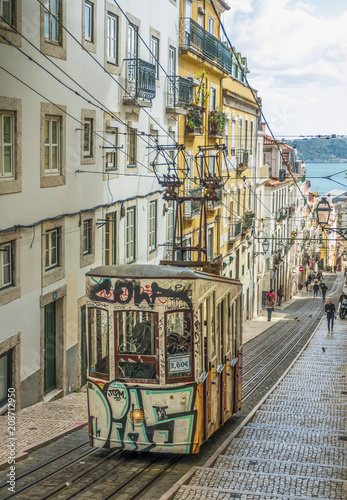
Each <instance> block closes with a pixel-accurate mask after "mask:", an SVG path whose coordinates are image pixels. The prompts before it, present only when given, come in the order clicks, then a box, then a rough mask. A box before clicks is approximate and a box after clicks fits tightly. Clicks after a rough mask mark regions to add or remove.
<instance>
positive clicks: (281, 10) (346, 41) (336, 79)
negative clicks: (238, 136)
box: [224, 0, 347, 128]
mask: <svg viewBox="0 0 347 500" xmlns="http://www.w3.org/2000/svg"><path fill="white" fill-rule="evenodd" d="M320 1H321V0H315V1H314V2H313V0H306V1H305V0H300V1H297V2H296V1H293V0H262V1H261V2H259V0H247V1H244V2H242V1H239V0H234V1H233V2H230V5H231V10H230V11H229V12H228V13H226V14H225V17H224V22H225V26H226V30H227V33H228V34H229V33H230V36H229V38H230V41H231V43H232V44H233V45H234V46H235V47H236V51H237V52H239V51H240V52H241V54H242V55H243V56H246V57H247V59H248V67H249V69H250V72H251V73H250V75H248V80H249V82H250V84H251V85H252V87H254V88H257V90H258V92H259V95H260V96H261V97H263V103H264V108H266V109H271V106H273V107H275V108H276V110H277V111H276V113H277V116H278V114H279V112H278V110H279V109H281V114H282V115H284V116H286V119H285V120H284V122H286V124H287V125H288V126H289V122H290V120H289V118H288V117H289V116H293V117H294V118H293V123H292V124H291V125H290V126H295V127H298V117H300V121H302V123H300V126H305V124H304V122H305V120H306V123H307V125H306V126H309V125H308V123H309V118H310V116H312V117H313V116H315V117H316V118H315V120H317V116H319V114H318V113H317V110H316V109H313V108H314V106H317V103H322V102H324V98H325V100H327V98H328V95H329V94H330V95H329V99H330V100H331V102H332V103H335V104H336V105H337V108H339V105H338V104H337V103H338V102H339V100H340V101H341V103H342V106H344V107H346V106H347V105H346V104H345V102H346V99H345V97H344V91H343V90H342V89H343V87H344V85H346V83H347V64H346V62H347V30H346V28H345V27H346V25H347V6H345V7H343V6H341V5H340V6H339V9H340V10H339V11H338V10H337V4H335V5H334V10H333V12H334V14H332V13H330V15H329V16H324V15H322V9H320V8H319V7H320V6H319V5H317V3H318V4H319V3H320ZM233 9H234V10H233ZM229 13H230V14H229ZM333 89H334V90H333ZM331 91H333V93H334V95H333V96H332V95H331ZM298 103H300V104H301V106H303V105H304V107H305V113H303V112H302V109H301V110H300V109H299V105H298ZM310 106H311V108H310ZM289 108H290V109H289ZM283 109H284V111H283ZM324 110H325V111H326V112H327V113H329V114H330V115H331V116H330V117H329V119H328V121H329V120H330V121H331V123H334V120H333V118H332V113H333V112H335V113H338V112H339V113H340V114H342V112H347V109H346V110H345V111H342V109H341V105H340V110H339V111H338V110H337V109H335V110H332V109H331V106H329V107H327V106H326V105H325V106H324ZM310 113H311V115H310ZM278 121H279V120H278V119H277V122H278ZM294 122H295V125H294ZM323 125H324V124H323ZM314 126H315V127H316V128H317V126H318V124H317V123H314ZM341 126H342V122H341Z"/></svg>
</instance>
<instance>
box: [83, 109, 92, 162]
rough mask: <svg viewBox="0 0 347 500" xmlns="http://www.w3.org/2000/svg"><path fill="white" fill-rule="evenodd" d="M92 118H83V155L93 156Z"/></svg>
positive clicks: (86, 156)
mask: <svg viewBox="0 0 347 500" xmlns="http://www.w3.org/2000/svg"><path fill="white" fill-rule="evenodd" d="M93 131H94V119H93V118H84V121H83V156H84V158H93Z"/></svg>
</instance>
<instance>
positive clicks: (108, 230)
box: [105, 212, 117, 266]
mask: <svg viewBox="0 0 347 500" xmlns="http://www.w3.org/2000/svg"><path fill="white" fill-rule="evenodd" d="M116 243H117V214H116V213H115V212H114V213H112V214H107V215H106V224H105V265H106V266H108V265H112V264H117V245H116Z"/></svg>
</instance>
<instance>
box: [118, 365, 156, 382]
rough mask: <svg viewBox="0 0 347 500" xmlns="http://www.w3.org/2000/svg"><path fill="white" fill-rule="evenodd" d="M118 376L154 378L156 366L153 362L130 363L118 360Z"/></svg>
mask: <svg viewBox="0 0 347 500" xmlns="http://www.w3.org/2000/svg"><path fill="white" fill-rule="evenodd" d="M118 368H119V376H120V377H121V378H136V379H141V380H142V379H146V380H151V379H155V378H156V375H157V367H156V365H155V363H132V362H126V361H120V362H119V363H118Z"/></svg>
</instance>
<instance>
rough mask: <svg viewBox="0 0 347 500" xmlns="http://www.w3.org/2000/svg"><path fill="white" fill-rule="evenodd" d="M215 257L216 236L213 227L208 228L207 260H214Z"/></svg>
mask: <svg viewBox="0 0 347 500" xmlns="http://www.w3.org/2000/svg"><path fill="white" fill-rule="evenodd" d="M213 257H214V238H213V227H209V228H208V229H207V260H208V261H209V262H213Z"/></svg>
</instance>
